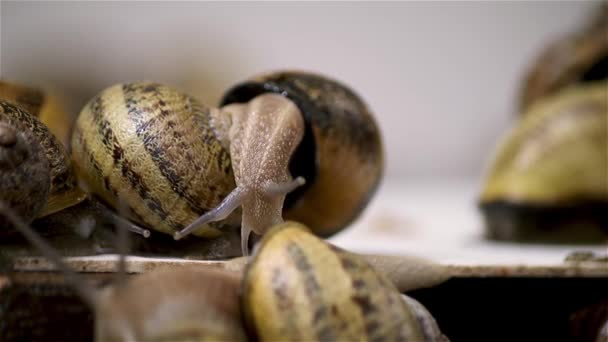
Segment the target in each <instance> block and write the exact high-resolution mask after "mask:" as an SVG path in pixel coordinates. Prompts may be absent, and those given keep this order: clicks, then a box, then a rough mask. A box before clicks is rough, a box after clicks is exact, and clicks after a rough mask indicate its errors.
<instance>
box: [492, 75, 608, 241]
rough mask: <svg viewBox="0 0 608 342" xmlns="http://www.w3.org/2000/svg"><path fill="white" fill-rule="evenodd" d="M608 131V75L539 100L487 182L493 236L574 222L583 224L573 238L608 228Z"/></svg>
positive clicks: (510, 137) (504, 147)
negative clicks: (606, 78) (589, 229)
mask: <svg viewBox="0 0 608 342" xmlns="http://www.w3.org/2000/svg"><path fill="white" fill-rule="evenodd" d="M607 136H608V82H606V81H603V82H593V83H585V84H580V85H578V86H576V87H571V88H567V89H564V90H563V91H561V92H558V93H556V94H555V95H553V96H547V97H545V98H543V99H540V100H538V101H537V102H536V103H535V104H534V105H532V106H531V107H530V108H529V110H528V111H527V112H526V113H525V115H524V116H523V117H522V120H521V121H520V122H519V123H518V125H517V126H516V127H514V129H513V130H512V131H511V132H510V133H509V134H508V136H507V137H506V139H505V140H504V141H503V142H502V144H501V145H500V148H499V149H498V152H497V155H496V157H495V159H494V160H493V162H492V165H491V167H490V170H489V174H488V176H487V179H486V182H485V185H484V187H483V191H482V194H481V207H482V210H483V212H484V215H485V217H486V222H487V225H488V232H489V234H490V236H492V237H494V238H499V239H502V238H516V239H517V238H519V237H518V234H520V233H521V234H523V235H526V233H525V232H526V231H527V229H528V228H533V229H534V230H536V229H541V228H542V229H546V230H548V231H552V230H553V231H558V230H559V229H558V228H559V227H560V226H569V225H572V226H574V227H577V228H576V229H577V230H578V232H577V233H575V234H574V235H568V237H567V239H569V241H572V238H574V237H576V236H577V235H579V236H580V237H583V236H585V235H586V234H585V233H583V231H586V229H583V228H582V227H581V226H585V227H587V226H593V227H598V226H599V227H600V228H603V229H605V230H606V231H607V232H608V216H606V212H608V138H607ZM521 227H526V229H520V228H521ZM591 231H594V229H591ZM598 232H599V231H598ZM549 235H551V234H549ZM593 236H597V235H593ZM520 237H521V238H523V239H525V238H526V237H525V236H520ZM599 238H600V239H602V236H601V235H600V236H599Z"/></svg>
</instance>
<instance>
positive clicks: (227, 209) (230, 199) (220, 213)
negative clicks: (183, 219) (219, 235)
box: [173, 187, 246, 240]
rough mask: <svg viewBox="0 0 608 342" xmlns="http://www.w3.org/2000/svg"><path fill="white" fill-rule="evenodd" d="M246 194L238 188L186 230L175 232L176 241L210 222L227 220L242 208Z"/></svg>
mask: <svg viewBox="0 0 608 342" xmlns="http://www.w3.org/2000/svg"><path fill="white" fill-rule="evenodd" d="M245 193H246V191H245V189H243V188H242V187H236V188H235V189H234V190H232V192H230V194H228V196H226V198H224V200H223V201H222V202H221V203H220V204H219V205H218V206H217V207H215V208H213V209H211V210H210V211H208V212H206V213H205V214H203V215H201V216H200V217H199V218H198V219H196V220H195V221H194V222H192V223H190V224H189V225H188V226H186V227H185V228H184V229H182V230H180V231H177V232H175V233H174V234H173V238H174V239H175V240H179V239H181V238H183V237H184V236H187V235H189V234H190V233H192V232H193V231H195V230H196V229H197V228H199V227H201V226H203V225H205V224H207V223H209V222H215V221H221V220H223V219H225V218H227V217H228V216H229V215H230V214H231V213H232V212H233V211H234V210H236V208H238V207H240V206H241V204H242V203H243V198H244V197H245Z"/></svg>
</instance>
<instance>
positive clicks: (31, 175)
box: [0, 100, 50, 235]
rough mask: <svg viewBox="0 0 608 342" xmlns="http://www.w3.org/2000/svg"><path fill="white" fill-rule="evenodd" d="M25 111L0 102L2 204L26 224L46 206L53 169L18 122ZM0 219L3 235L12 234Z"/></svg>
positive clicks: (36, 142) (31, 137) (32, 136)
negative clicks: (51, 169)
mask: <svg viewBox="0 0 608 342" xmlns="http://www.w3.org/2000/svg"><path fill="white" fill-rule="evenodd" d="M27 115H29V114H27V113H26V112H25V111H24V110H22V109H20V108H17V107H15V106H13V105H12V104H9V103H7V102H5V101H2V100H0V201H1V202H4V203H5V205H7V206H8V207H10V208H11V209H12V210H14V211H15V212H16V213H17V214H18V215H19V216H21V217H23V218H24V219H25V220H26V221H27V222H30V221H32V220H33V219H34V218H36V217H37V216H38V215H39V214H40V212H41V210H42V208H43V207H44V206H45V205H46V202H47V199H48V195H49V189H50V177H49V174H50V168H49V163H48V160H47V157H46V155H45V151H44V149H43V148H42V146H41V145H40V142H39V141H38V139H37V137H36V136H34V134H33V132H31V131H30V130H29V129H28V128H27V127H24V126H23V125H22V123H21V122H19V121H16V120H15V119H16V118H18V117H22V116H27ZM8 226H9V224H8V222H6V221H5V220H4V219H3V218H0V227H1V228H2V229H0V235H2V234H5V233H10V232H12V230H9V229H5V228H7V227H8Z"/></svg>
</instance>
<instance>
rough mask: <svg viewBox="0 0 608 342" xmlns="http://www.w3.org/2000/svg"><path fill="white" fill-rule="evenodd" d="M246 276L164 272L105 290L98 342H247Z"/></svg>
mask: <svg viewBox="0 0 608 342" xmlns="http://www.w3.org/2000/svg"><path fill="white" fill-rule="evenodd" d="M240 285H241V277H240V275H238V274H236V273H232V272H228V271H222V270H211V269H197V268H191V269H188V268H186V269H184V268H180V269H177V270H163V271H156V272H151V273H147V274H144V275H141V276H137V277H135V279H131V280H129V281H128V282H127V283H126V284H124V285H123V286H112V287H109V288H106V289H104V290H103V291H102V292H101V293H100V294H99V296H98V299H97V303H98V304H97V305H95V338H96V340H97V341H184V340H189V341H190V340H196V341H235V342H238V341H247V335H246V333H245V329H244V326H243V324H242V322H241V311H240V304H239V290H240Z"/></svg>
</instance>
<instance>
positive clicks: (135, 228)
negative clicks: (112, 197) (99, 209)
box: [101, 203, 150, 239]
mask: <svg viewBox="0 0 608 342" xmlns="http://www.w3.org/2000/svg"><path fill="white" fill-rule="evenodd" d="M101 204H102V205H103V208H104V214H105V215H107V217H108V218H109V219H110V220H111V221H112V222H114V224H115V225H116V226H122V227H125V228H126V229H127V230H128V231H130V232H133V233H135V234H139V235H141V236H143V237H144V238H146V239H147V238H149V237H150V230H149V229H146V228H143V227H141V226H140V225H138V224H136V223H133V222H131V221H130V220H128V219H126V218H125V217H123V216H121V215H119V214H117V213H115V212H114V211H113V210H112V209H110V208H108V207H107V206H106V205H105V204H103V203H101Z"/></svg>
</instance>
